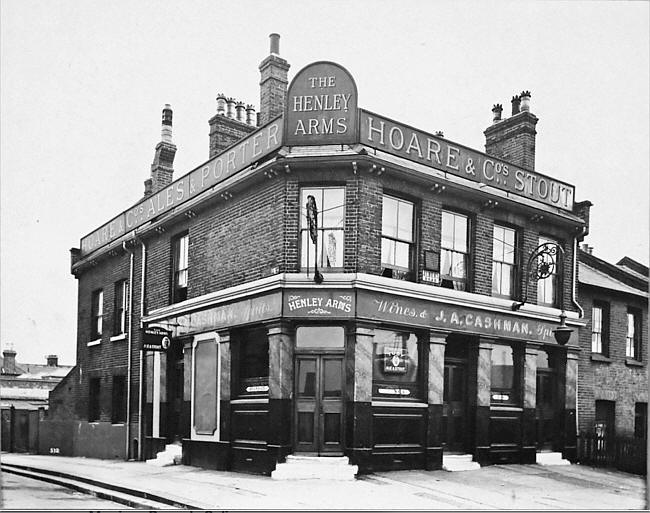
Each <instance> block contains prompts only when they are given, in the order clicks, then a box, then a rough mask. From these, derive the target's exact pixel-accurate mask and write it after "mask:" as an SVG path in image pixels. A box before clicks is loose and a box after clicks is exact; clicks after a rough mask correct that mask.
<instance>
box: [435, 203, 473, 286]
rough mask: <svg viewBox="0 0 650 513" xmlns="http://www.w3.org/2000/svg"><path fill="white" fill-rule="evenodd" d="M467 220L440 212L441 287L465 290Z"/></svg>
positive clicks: (458, 215) (461, 215) (445, 211)
mask: <svg viewBox="0 0 650 513" xmlns="http://www.w3.org/2000/svg"><path fill="white" fill-rule="evenodd" d="M468 239H469V219H468V218H467V216H465V215H463V214H458V213H456V212H450V211H447V210H443V211H442V238H441V241H440V275H441V276H440V278H441V283H442V286H443V287H447V288H450V289H451V288H453V289H456V290H467V267H468V262H469V243H468Z"/></svg>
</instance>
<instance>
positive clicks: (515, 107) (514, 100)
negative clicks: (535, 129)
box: [512, 95, 521, 116]
mask: <svg viewBox="0 0 650 513" xmlns="http://www.w3.org/2000/svg"><path fill="white" fill-rule="evenodd" d="M520 103H521V99H520V98H519V96H516V95H515V96H513V97H512V115H513V116H514V115H515V114H519V104H520Z"/></svg>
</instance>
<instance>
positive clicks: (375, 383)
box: [371, 326, 426, 402]
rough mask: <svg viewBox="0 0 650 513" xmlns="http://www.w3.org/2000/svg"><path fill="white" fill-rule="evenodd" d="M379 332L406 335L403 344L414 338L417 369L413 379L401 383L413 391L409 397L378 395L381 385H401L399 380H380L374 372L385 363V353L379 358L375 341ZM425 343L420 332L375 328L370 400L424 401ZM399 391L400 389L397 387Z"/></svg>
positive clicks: (377, 343) (377, 344)
mask: <svg viewBox="0 0 650 513" xmlns="http://www.w3.org/2000/svg"><path fill="white" fill-rule="evenodd" d="M379 331H384V332H393V333H398V334H408V335H409V338H408V339H406V340H405V341H404V342H408V340H410V337H411V336H413V337H415V343H416V349H415V354H416V355H417V359H418V361H417V369H416V373H415V379H414V380H411V381H408V382H403V385H402V386H403V387H404V388H407V387H408V389H409V390H413V392H414V393H411V394H409V395H406V396H403V395H401V394H394V395H393V394H391V395H388V394H380V393H379V387H381V386H382V385H384V386H386V387H390V386H395V385H398V384H401V383H402V382H400V381H399V380H397V379H396V380H394V381H393V380H386V379H383V380H382V379H380V378H381V377H380V376H379V375H378V374H377V373H376V372H375V370H376V368H377V366H378V365H383V364H382V362H385V358H386V355H385V353H382V355H383V356H380V353H379V352H378V350H379V342H378V339H377V332H379ZM425 342H426V341H425V340H424V337H423V336H422V335H421V334H420V332H418V331H416V330H408V329H401V328H391V327H384V326H382V327H380V328H376V329H375V330H374V335H373V342H372V359H373V360H372V376H371V378H372V392H371V394H372V400H373V401H395V402H422V401H425V400H426V396H425V394H426V392H425V389H426V384H425V383H424V376H425V367H426V364H425V352H424V348H425V345H426V343H425ZM407 350H408V349H407ZM399 388H400V389H401V388H402V387H399Z"/></svg>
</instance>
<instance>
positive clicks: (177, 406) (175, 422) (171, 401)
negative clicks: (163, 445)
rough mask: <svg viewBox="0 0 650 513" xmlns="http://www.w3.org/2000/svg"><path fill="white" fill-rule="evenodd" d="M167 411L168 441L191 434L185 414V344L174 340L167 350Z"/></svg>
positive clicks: (166, 427)
mask: <svg viewBox="0 0 650 513" xmlns="http://www.w3.org/2000/svg"><path fill="white" fill-rule="evenodd" d="M166 356H167V366H166V367H167V368H166V369H165V370H166V376H167V404H166V407H167V411H166V412H165V413H166V414H165V419H164V420H165V430H164V431H162V432H163V433H165V435H166V438H167V441H168V442H175V441H180V440H181V439H182V438H184V437H185V438H186V437H188V436H189V431H188V429H187V427H186V426H185V424H187V423H186V422H184V421H185V420H186V419H184V416H183V388H184V382H183V379H184V361H183V344H182V342H181V341H180V340H173V341H172V344H171V345H170V347H169V349H168V350H167V355H166Z"/></svg>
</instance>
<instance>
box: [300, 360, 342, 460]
mask: <svg viewBox="0 0 650 513" xmlns="http://www.w3.org/2000/svg"><path fill="white" fill-rule="evenodd" d="M295 376H296V417H295V426H294V440H295V442H294V447H295V450H296V451H297V452H303V453H311V454H326V453H339V452H341V451H342V442H343V440H342V432H343V358H342V357H341V356H333V355H326V354H322V355H304V356H303V355H299V356H297V357H296V373H295Z"/></svg>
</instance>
